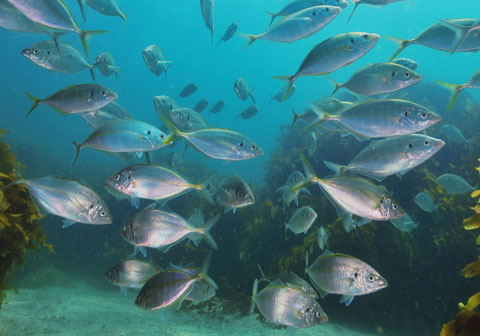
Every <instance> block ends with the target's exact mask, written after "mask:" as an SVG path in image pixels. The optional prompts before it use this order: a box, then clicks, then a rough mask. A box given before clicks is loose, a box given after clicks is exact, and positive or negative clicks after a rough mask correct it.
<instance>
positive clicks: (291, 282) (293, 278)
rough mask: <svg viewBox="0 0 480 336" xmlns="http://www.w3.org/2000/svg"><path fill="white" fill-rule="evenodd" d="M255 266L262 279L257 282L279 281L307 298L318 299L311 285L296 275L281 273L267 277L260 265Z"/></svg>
mask: <svg viewBox="0 0 480 336" xmlns="http://www.w3.org/2000/svg"><path fill="white" fill-rule="evenodd" d="M257 266H258V269H259V271H260V274H261V275H262V277H261V278H260V279H259V280H258V282H262V281H266V282H268V283H273V282H275V281H277V280H281V281H282V282H283V283H284V284H285V286H287V287H290V288H296V289H299V290H301V291H302V292H304V293H305V294H307V295H308V296H311V297H312V298H314V299H318V293H317V292H316V291H315V289H314V288H313V287H312V285H310V284H309V283H308V282H307V281H305V280H304V279H302V278H300V277H299V276H298V275H296V274H295V273H293V272H292V271H282V272H281V273H279V274H276V275H273V276H270V277H268V276H266V275H265V273H264V272H263V270H262V268H261V267H260V265H257Z"/></svg>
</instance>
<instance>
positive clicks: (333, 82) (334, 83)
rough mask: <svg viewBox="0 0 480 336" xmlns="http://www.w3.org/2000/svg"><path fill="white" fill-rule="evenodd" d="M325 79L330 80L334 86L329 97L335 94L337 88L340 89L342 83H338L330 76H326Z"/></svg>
mask: <svg viewBox="0 0 480 336" xmlns="http://www.w3.org/2000/svg"><path fill="white" fill-rule="evenodd" d="M327 79H328V80H329V81H330V82H332V84H333V85H334V86H335V88H334V89H333V92H332V93H331V94H330V97H331V96H333V95H334V94H335V92H337V91H338V89H340V88H341V87H342V86H343V85H342V84H340V83H338V82H337V81H336V80H334V79H332V78H330V77H327Z"/></svg>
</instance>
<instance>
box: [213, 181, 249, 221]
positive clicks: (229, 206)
mask: <svg viewBox="0 0 480 336" xmlns="http://www.w3.org/2000/svg"><path fill="white" fill-rule="evenodd" d="M217 201H218V202H219V203H220V204H221V205H223V206H225V213H227V212H229V211H230V210H232V212H233V213H236V212H237V209H238V208H243V207H246V206H249V205H252V204H255V196H254V195H253V192H252V190H251V189H250V187H249V186H248V184H247V183H246V182H245V181H244V180H243V179H242V178H241V177H240V176H237V175H233V176H229V177H226V178H224V179H223V181H222V182H221V183H220V185H219V186H218V191H217Z"/></svg>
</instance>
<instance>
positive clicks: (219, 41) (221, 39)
mask: <svg viewBox="0 0 480 336" xmlns="http://www.w3.org/2000/svg"><path fill="white" fill-rule="evenodd" d="M222 41H223V35H222V37H220V40H218V43H217V45H216V47H218V46H219V45H220V43H221V42H222Z"/></svg>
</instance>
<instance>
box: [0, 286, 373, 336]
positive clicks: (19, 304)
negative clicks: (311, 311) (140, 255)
mask: <svg viewBox="0 0 480 336" xmlns="http://www.w3.org/2000/svg"><path fill="white" fill-rule="evenodd" d="M135 296H136V293H135V292H133V291H130V292H129V293H128V294H127V296H123V295H121V294H120V293H115V292H104V291H99V290H98V289H95V288H92V287H90V286H87V285H84V286H77V287H74V288H57V287H46V288H41V289H20V290H19V291H18V292H17V293H14V292H13V291H9V292H8V293H7V300H6V303H7V304H5V305H3V306H2V308H1V310H0V335H1V336H15V335H21V336H28V335H66V336H70V335H82V336H85V335H115V336H121V335H155V336H159V335H162V336H170V335H172V336H173V335H175V336H176V335H185V336H187V335H192V336H193V335H223V336H225V335H227V334H226V333H228V335H229V336H233V335H235V334H238V335H242V336H246V335H266V336H268V335H292V331H293V330H291V329H290V330H288V329H274V328H271V327H270V326H268V325H266V324H264V323H261V322H260V321H259V320H258V319H257V318H258V313H254V314H252V315H248V316H242V315H241V314H240V313H228V314H227V313H225V312H222V308H221V304H215V301H213V303H210V304H209V305H204V306H203V307H201V306H198V308H193V309H182V310H180V311H174V310H172V309H168V308H167V309H164V310H163V311H155V312H149V311H143V310H141V309H138V308H137V307H136V306H135V305H134V304H133V302H134V300H135ZM217 302H218V301H217ZM209 310H210V312H209ZM301 335H321V336H333V335H342V336H364V335H367V334H364V333H360V332H357V331H354V330H351V329H347V328H344V327H342V326H339V325H335V324H331V323H327V324H325V325H321V326H317V327H314V328H307V329H299V330H296V332H295V336H301Z"/></svg>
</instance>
